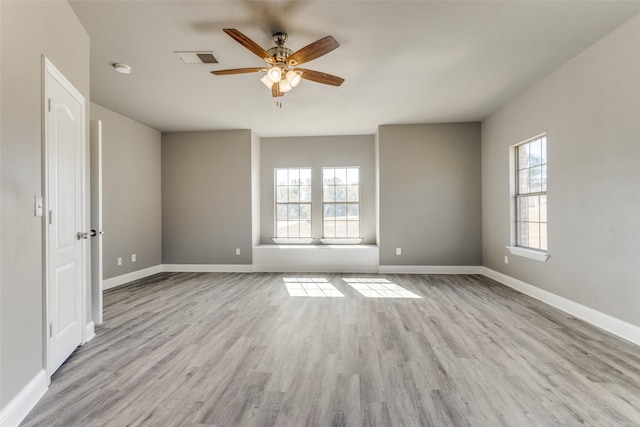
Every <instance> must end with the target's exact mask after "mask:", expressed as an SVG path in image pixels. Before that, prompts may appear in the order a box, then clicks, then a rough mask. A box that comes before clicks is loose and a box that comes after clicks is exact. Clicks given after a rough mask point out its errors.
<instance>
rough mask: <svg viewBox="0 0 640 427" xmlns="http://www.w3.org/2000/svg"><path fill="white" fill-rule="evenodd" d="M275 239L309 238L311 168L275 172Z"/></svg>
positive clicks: (277, 170)
mask: <svg viewBox="0 0 640 427" xmlns="http://www.w3.org/2000/svg"><path fill="white" fill-rule="evenodd" d="M275 182H276V186H275V193H276V194H275V199H276V215H275V216H276V221H275V229H276V230H275V235H276V237H277V238H301V237H302V238H310V237H311V168H299V169H276V170H275Z"/></svg>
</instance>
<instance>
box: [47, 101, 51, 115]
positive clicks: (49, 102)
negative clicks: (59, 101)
mask: <svg viewBox="0 0 640 427" xmlns="http://www.w3.org/2000/svg"><path fill="white" fill-rule="evenodd" d="M47 104H48V106H47V109H48V110H49V112H51V98H49V101H48V102H47Z"/></svg>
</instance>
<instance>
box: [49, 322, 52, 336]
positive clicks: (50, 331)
mask: <svg viewBox="0 0 640 427" xmlns="http://www.w3.org/2000/svg"><path fill="white" fill-rule="evenodd" d="M49 338H53V323H49Z"/></svg>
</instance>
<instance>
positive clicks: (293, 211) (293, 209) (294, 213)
mask: <svg viewBox="0 0 640 427" xmlns="http://www.w3.org/2000/svg"><path fill="white" fill-rule="evenodd" d="M287 211H288V217H287V218H288V219H289V221H292V220H296V221H297V220H298V219H299V218H300V205H289V208H288V210H287Z"/></svg>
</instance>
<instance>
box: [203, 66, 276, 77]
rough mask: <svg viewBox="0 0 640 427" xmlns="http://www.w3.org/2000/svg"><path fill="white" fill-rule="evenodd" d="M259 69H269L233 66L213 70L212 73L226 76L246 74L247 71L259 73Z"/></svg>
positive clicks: (264, 69)
mask: <svg viewBox="0 0 640 427" xmlns="http://www.w3.org/2000/svg"><path fill="white" fill-rule="evenodd" d="M259 71H267V69H266V68H257V67H254V68H233V69H230V70H217V71H212V72H211V74H215V75H216V76H226V75H227V74H245V73H257V72H259Z"/></svg>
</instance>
